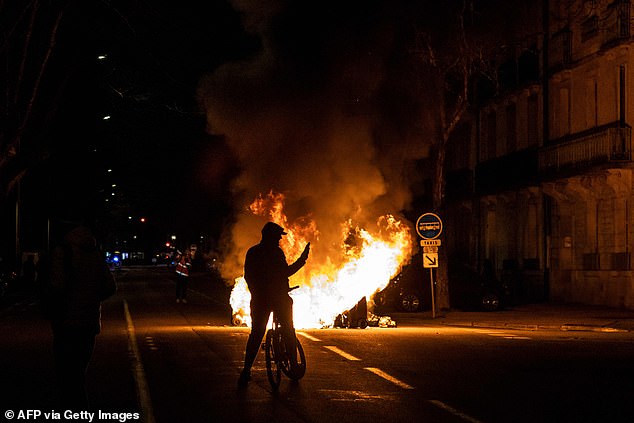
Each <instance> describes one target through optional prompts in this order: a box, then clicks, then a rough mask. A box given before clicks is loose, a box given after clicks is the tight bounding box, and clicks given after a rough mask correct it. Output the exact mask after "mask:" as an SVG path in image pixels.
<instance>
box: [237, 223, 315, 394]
mask: <svg viewBox="0 0 634 423" xmlns="http://www.w3.org/2000/svg"><path fill="white" fill-rule="evenodd" d="M283 235H286V232H284V228H282V227H281V226H279V225H277V224H275V223H273V222H268V223H266V224H265V225H264V227H263V228H262V240H261V241H260V243H259V244H257V245H254V246H253V247H251V248H250V249H249V251H247V255H246V258H245V261H244V278H245V279H246V281H247V285H248V287H249V291H250V292H251V322H252V323H251V333H250V334H249V339H248V340H247V347H246V352H245V357H244V369H243V370H242V373H240V378H239V379H238V385H239V386H241V387H242V386H246V384H247V383H248V382H249V380H250V379H251V366H253V362H254V361H255V357H256V356H257V354H258V350H259V348H260V344H261V343H262V338H263V337H264V334H265V332H266V324H267V322H268V320H269V316H270V315H271V312H273V313H275V315H276V316H277V319H278V321H279V322H280V323H281V325H282V328H283V330H284V335H285V338H286V349H287V351H289V352H290V353H291V358H292V359H291V367H294V366H295V365H296V364H297V350H296V346H295V327H294V326H293V299H292V298H291V297H290V296H289V295H288V291H289V285H288V278H289V277H290V276H291V275H293V274H295V273H296V272H297V271H298V270H299V269H301V268H302V267H303V266H304V264H306V260H307V259H308V253H309V251H310V243H309V244H307V245H306V248H304V252H302V254H301V256H300V257H299V258H298V259H297V260H296V261H295V262H294V263H293V264H291V265H289V264H288V263H287V262H286V256H285V255H284V252H283V251H282V249H281V248H280V246H279V242H280V240H281V239H282V236H283Z"/></svg>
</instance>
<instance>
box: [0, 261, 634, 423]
mask: <svg viewBox="0 0 634 423" xmlns="http://www.w3.org/2000/svg"><path fill="white" fill-rule="evenodd" d="M118 282H119V292H118V294H117V295H116V297H114V298H112V299H110V300H108V301H107V302H106V303H105V304H104V307H103V332H102V334H101V335H100V336H99V338H98V342H97V347H96V350H95V354H94V356H93V359H92V361H91V365H90V368H89V371H88V375H87V377H88V391H89V395H90V399H91V404H92V408H93V411H94V412H97V411H98V410H101V411H102V412H108V413H118V414H117V415H119V413H140V414H141V415H142V418H143V419H144V420H145V421H156V422H182V421H187V422H273V421H274V422H331V421H337V422H414V421H417V422H418V421H420V422H465V421H466V422H483V423H485V422H631V421H634V407H632V404H631V399H632V398H633V397H634V361H633V360H632V357H634V342H632V341H633V340H634V339H633V338H634V337H633V335H632V333H596V332H587V333H586V332H583V333H580V332H569V333H567V332H559V331H557V332H554V331H553V332H548V331H515V330H508V331H507V330H499V329H484V328H457V327H446V326H421V327H408V328H368V329H363V330H362V329H316V330H305V331H304V330H303V331H300V332H299V337H300V340H301V342H302V344H303V346H304V349H305V351H306V357H307V362H308V370H307V373H306V376H305V377H304V378H303V379H302V380H301V381H300V382H299V383H293V382H291V381H289V380H287V379H286V380H283V381H282V385H281V387H280V390H279V392H274V391H272V390H271V387H270V386H269V384H268V381H267V379H266V372H265V369H264V360H263V354H261V355H260V356H259V358H258V360H257V361H256V365H255V367H254V369H253V380H252V381H251V383H250V384H249V386H248V387H247V388H246V389H244V390H239V389H238V388H237V384H236V382H237V378H238V373H239V370H240V368H241V365H242V359H243V353H244V346H245V343H246V339H247V336H248V329H246V328H237V327H233V326H230V309H229V306H228V304H227V299H228V295H229V290H228V289H227V288H226V287H225V286H224V285H223V284H222V283H220V282H219V281H217V280H215V279H213V278H212V277H210V276H205V275H196V276H195V277H194V278H193V279H192V281H191V282H192V283H191V289H190V293H189V298H188V299H189V302H188V303H187V304H176V302H175V295H174V285H173V282H172V281H171V280H170V273H168V272H166V271H165V270H160V269H159V270H152V269H150V270H147V269H132V270H126V271H124V272H122V273H121V274H120V275H119V277H118ZM0 339H1V340H2V341H1V342H0V376H1V377H0V389H1V391H0V394H1V396H0V415H3V416H5V418H6V416H7V414H6V413H7V411H8V410H11V411H14V412H16V413H17V412H19V411H21V410H27V409H33V410H42V411H49V412H50V411H51V410H56V408H55V401H54V396H55V395H54V394H55V387H54V385H53V383H52V381H53V372H52V360H51V358H50V346H51V338H50V333H49V330H48V327H47V323H46V322H45V321H43V320H42V319H41V318H40V317H39V316H38V313H37V306H36V304H35V303H34V302H33V301H32V300H30V299H26V300H24V301H21V302H19V303H18V304H16V305H6V304H5V306H4V308H3V309H2V310H1V311H0ZM56 411H58V412H59V411H62V410H56ZM12 420H17V419H16V418H15V417H14V419H12ZM95 420H96V419H94V420H93V421H95ZM30 421H34V420H33V419H30ZM37 421H49V420H47V419H43V418H42V417H40V419H39V420H37ZM74 421H89V420H88V416H84V417H82V416H78V418H75V419H74ZM103 421H115V420H112V419H111V420H103ZM116 421H120V420H116ZM127 421H139V420H135V419H134V418H129V419H128V420H127Z"/></svg>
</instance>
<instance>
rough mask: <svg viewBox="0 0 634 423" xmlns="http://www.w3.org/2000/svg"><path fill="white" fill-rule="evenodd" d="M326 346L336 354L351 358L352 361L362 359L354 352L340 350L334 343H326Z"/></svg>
mask: <svg viewBox="0 0 634 423" xmlns="http://www.w3.org/2000/svg"><path fill="white" fill-rule="evenodd" d="M324 348H326V349H328V350H330V351H332V352H334V353H335V354H339V355H340V356H342V357H343V358H345V359H347V360H350V361H361V359H360V358H357V357H355V356H353V355H352V354H348V353H347V352H345V351H343V350H340V349H339V348H337V347H335V346H332V345H325V346H324Z"/></svg>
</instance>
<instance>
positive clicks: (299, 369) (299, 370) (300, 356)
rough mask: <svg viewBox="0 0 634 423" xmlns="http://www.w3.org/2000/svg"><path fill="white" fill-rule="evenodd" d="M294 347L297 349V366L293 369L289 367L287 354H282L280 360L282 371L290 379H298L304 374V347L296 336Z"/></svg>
mask: <svg viewBox="0 0 634 423" xmlns="http://www.w3.org/2000/svg"><path fill="white" fill-rule="evenodd" d="M295 348H296V349H297V366H295V369H294V370H293V369H292V368H291V363H290V357H289V355H288V354H284V359H283V360H281V363H282V371H283V372H284V374H285V375H286V376H288V377H289V378H290V379H292V380H300V379H301V378H303V377H304V375H305V374H306V355H305V354H304V348H303V347H302V344H301V343H300V342H299V339H298V338H295Z"/></svg>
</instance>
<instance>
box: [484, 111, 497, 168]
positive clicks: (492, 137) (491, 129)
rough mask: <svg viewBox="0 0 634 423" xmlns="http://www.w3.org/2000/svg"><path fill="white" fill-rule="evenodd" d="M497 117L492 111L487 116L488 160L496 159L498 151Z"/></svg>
mask: <svg viewBox="0 0 634 423" xmlns="http://www.w3.org/2000/svg"><path fill="white" fill-rule="evenodd" d="M497 137H498V136H497V117H496V115H495V112H494V111H492V112H490V113H489V115H488V116H487V146H486V147H487V152H486V157H487V158H488V159H493V158H495V155H496V150H497V148H496V147H497Z"/></svg>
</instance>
